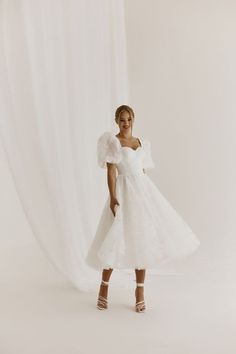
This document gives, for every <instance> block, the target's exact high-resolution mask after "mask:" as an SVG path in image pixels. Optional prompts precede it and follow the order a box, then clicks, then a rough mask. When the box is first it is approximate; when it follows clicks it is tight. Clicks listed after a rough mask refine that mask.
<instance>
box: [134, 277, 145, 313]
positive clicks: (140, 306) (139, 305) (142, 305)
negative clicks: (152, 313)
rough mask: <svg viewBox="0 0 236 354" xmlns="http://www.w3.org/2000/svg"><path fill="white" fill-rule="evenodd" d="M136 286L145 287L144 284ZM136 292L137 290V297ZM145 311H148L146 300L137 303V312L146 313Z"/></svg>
mask: <svg viewBox="0 0 236 354" xmlns="http://www.w3.org/2000/svg"><path fill="white" fill-rule="evenodd" d="M136 285H137V287H138V286H140V287H143V286H144V283H136ZM136 291H137V288H136V289H135V296H136ZM145 309H146V306H145V302H144V300H142V301H139V302H136V304H135V310H136V312H144V311H145Z"/></svg>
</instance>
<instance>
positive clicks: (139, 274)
mask: <svg viewBox="0 0 236 354" xmlns="http://www.w3.org/2000/svg"><path fill="white" fill-rule="evenodd" d="M145 274H146V270H145V269H135V275H136V283H144V280H145ZM135 294H136V302H139V301H143V300H144V287H141V286H137V287H136V293H135Z"/></svg>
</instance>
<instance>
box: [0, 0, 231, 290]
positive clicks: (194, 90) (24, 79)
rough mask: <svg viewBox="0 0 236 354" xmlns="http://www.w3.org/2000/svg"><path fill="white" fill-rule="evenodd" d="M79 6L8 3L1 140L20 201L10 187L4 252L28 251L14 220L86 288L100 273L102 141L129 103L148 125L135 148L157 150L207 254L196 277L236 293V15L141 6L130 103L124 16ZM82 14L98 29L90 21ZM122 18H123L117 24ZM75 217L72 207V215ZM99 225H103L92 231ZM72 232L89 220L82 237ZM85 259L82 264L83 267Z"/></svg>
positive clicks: (131, 54) (135, 21)
mask: <svg viewBox="0 0 236 354" xmlns="http://www.w3.org/2000/svg"><path fill="white" fill-rule="evenodd" d="M67 4H68V5H67V6H65V4H64V2H57V5H58V6H56V9H55V8H54V5H55V2H54V1H51V2H44V1H42V2H35V3H34V5H33V4H32V3H31V2H29V1H20V2H19V1H18V2H15V1H11V2H8V1H5V2H4V1H2V2H1V57H0V58H1V59H0V60H1V65H0V69H1V78H2V80H1V90H2V91H1V133H2V138H3V141H4V145H5V150H6V153H7V155H8V161H9V163H10V165H9V167H10V168H11V170H10V171H11V172H12V176H11V175H9V174H8V172H6V173H5V174H4V173H2V176H3V177H4V176H5V182H6V186H7V187H8V188H7V189H6V188H5V187H4V185H2V188H4V190H2V196H3V198H2V201H3V203H2V215H3V219H4V221H3V222H2V223H1V227H2V235H3V236H2V243H5V245H10V244H11V245H12V244H13V243H15V242H16V237H15V235H16V234H17V232H16V231H17V230H16V229H15V228H14V225H13V224H12V223H11V216H9V215H11V212H12V213H13V215H14V216H15V222H16V225H21V226H22V229H21V236H22V238H20V235H18V234H17V243H18V244H20V243H21V242H23V241H24V240H25V239H26V238H27V236H26V235H27V234H28V238H27V239H29V238H30V236H31V235H30V230H29V229H27V227H26V222H28V221H30V220H33V219H34V218H36V220H34V223H33V224H31V227H32V229H33V231H34V234H35V236H36V237H37V239H38V241H41V246H42V247H43V249H44V250H46V251H48V250H50V252H49V253H50V259H52V260H53V261H54V263H55V265H56V266H57V267H58V266H59V267H60V270H61V271H63V272H64V273H65V274H66V275H67V276H68V275H69V274H70V275H71V277H70V279H72V281H73V282H75V284H77V286H78V287H79V288H81V287H83V285H82V283H80V282H82V277H83V275H84V274H85V273H84V272H86V271H87V270H85V269H83V267H82V268H81V267H78V263H77V262H78V260H79V264H80V261H81V257H83V254H84V253H83V252H84V251H85V248H86V247H87V245H88V242H89V238H90V237H92V236H93V231H94V228H95V225H96V222H97V219H98V217H99V210H100V209H101V206H102V204H103V201H104V197H105V193H106V191H107V187H106V181H105V175H104V173H103V171H100V170H99V169H98V168H97V165H96V156H95V144H96V138H97V136H98V134H99V133H100V132H102V131H104V130H106V129H107V127H108V126H111V125H112V119H113V114H114V109H115V107H116V106H117V105H118V104H120V103H123V102H124V101H128V103H129V104H130V105H131V106H133V108H134V110H135V113H136V121H135V131H134V134H135V135H138V134H140V135H144V136H146V137H148V138H149V139H150V140H151V142H152V149H153V157H154V159H155V161H156V162H157V164H156V165H157V168H156V169H155V170H153V171H151V172H150V174H151V176H152V178H153V179H154V180H155V182H156V183H157V184H158V187H159V188H160V190H161V191H162V192H163V193H164V194H165V195H166V196H167V198H168V199H169V200H170V201H171V203H172V204H173V205H174V206H175V207H176V209H177V210H178V211H179V212H180V213H181V214H182V215H183V216H184V218H185V219H186V220H187V222H189V224H190V225H191V226H192V228H193V230H194V231H195V232H196V234H197V235H198V237H199V238H200V239H201V241H202V245H201V251H200V252H199V253H198V255H197V256H195V255H194V256H193V257H191V259H188V260H187V261H186V262H187V265H189V262H190V263H191V260H193V261H194V260H196V267H197V268H198V267H202V269H203V270H204V269H206V266H207V267H208V269H211V270H212V271H214V272H215V274H217V273H218V272H221V274H223V276H224V277H227V279H229V280H230V283H228V285H230V286H231V285H232V286H233V276H234V271H233V269H234V267H235V259H236V257H235V249H236V247H235V237H234V235H235V202H236V190H235V187H234V184H235V177H236V168H235V163H234V162H235V153H234V152H235V145H236V143H235V139H234V131H235V119H234V117H235V112H236V107H235V100H234V99H233V98H234V96H233V95H234V94H233V93H234V92H235V82H236V81H235V79H236V72H235V66H234V62H235V59H236V48H235V41H234V34H235V31H236V28H235V21H234V11H235V4H234V3H233V2H228V3H227V4H226V3H225V2H223V1H217V2H214V4H213V3H212V2H210V1H209V2H203V1H200V2H198V4H196V3H195V1H190V2H189V1H188V2H186V1H181V2H178V4H176V3H175V2H173V1H167V2H162V1H152V0H149V6H148V7H145V6H144V3H143V2H138V4H139V6H136V5H137V2H135V1H132V0H129V1H126V2H125V9H126V12H125V15H126V35H127V44H128V45H127V49H128V59H129V63H128V64H129V68H128V69H129V71H128V72H129V82H130V93H131V94H130V99H129V100H128V99H127V98H128V93H127V91H128V90H127V80H126V79H127V75H126V53H125V47H124V46H123V44H125V42H126V41H125V26H124V23H123V7H122V3H121V2H120V1H119V2H116V1H114V2H109V1H107V2H105V1H104V3H103V5H104V6H103V10H102V9H101V7H99V9H97V10H98V12H97V10H96V11H95V8H94V3H93V2H92V1H91V2H90V1H86V2H85V1H84V2H83V1H74V2H73V1H69V2H67ZM110 5H112V6H110ZM63 6H64V7H63ZM55 11H56V12H55ZM83 11H85V13H86V14H87V17H86V21H85V19H84V18H83V19H80V21H77V16H79V15H80V14H81V15H82V12H83ZM99 11H100V12H99ZM103 11H104V12H103ZM109 11H111V12H109ZM112 11H115V16H106V14H108V13H110V15H111V14H112V13H114V12H112ZM52 14H54V15H55V14H56V15H55V16H52ZM88 14H89V15H90V16H88ZM97 14H99V15H97ZM118 17H119V18H118ZM52 19H53V21H52ZM105 19H106V20H105ZM144 24H145V25H144ZM96 26H97V27H96ZM97 28H99V31H96V29H97ZM112 28H113V30H112ZM114 28H115V29H116V31H115V30H114ZM86 29H88V30H87V31H86ZM104 35H105V37H104ZM63 38H64V39H63ZM86 38H89V40H87V41H85V39H86ZM62 39H63V40H62ZM85 42H86V48H87V49H86V51H82V50H81V45H82V44H85ZM75 43H78V46H76V45H75ZM107 44H109V45H107ZM101 48H103V50H101ZM115 53H116V54H115ZM117 53H119V56H120V59H119V61H118V60H117V59H115V57H116V56H117ZM16 54H17V56H16ZM58 58H60V60H58ZM98 59H99V60H100V61H99V63H100V64H99V70H97V65H98ZM104 60H105V62H104ZM107 67H109V68H110V69H109V70H107ZM100 69H101V70H100ZM86 70H87V71H86ZM119 74H120V75H119ZM101 85H103V86H101ZM101 87H103V88H104V91H103V90H100V88H101ZM86 97H87V98H86ZM58 103H59V104H58ZM78 112H79V113H78ZM68 117H70V119H67V118H68ZM64 118H65V119H64ZM68 122H70V123H69V126H66V125H67V123H68ZM72 122H73V123H72ZM61 124H64V125H63V134H62V130H61V127H62V125H61ZM7 127H11V128H12V129H11V130H7V129H6V128H7ZM25 127H27V129H25ZM113 127H114V126H113ZM64 128H66V129H64ZM65 132H67V133H66V134H64V133H65ZM9 133H11V134H14V135H13V136H11V135H9ZM38 133H39V134H40V135H39V136H38ZM44 134H45V135H44ZM44 136H45V138H44ZM71 137H72V139H71ZM88 137H90V139H89V141H88ZM29 139H30V140H29ZM37 139H38V140H37ZM63 139H64V140H63ZM37 142H40V144H38V143H37ZM72 142H73V143H72ZM16 143H17V144H16ZM28 146H31V148H30V149H28ZM39 146H41V148H40V150H38V148H39ZM84 146H86V147H87V149H86V150H85V149H84ZM64 147H67V148H66V149H65V148H64ZM88 147H89V149H88ZM70 151H73V158H74V161H73V160H72V156H71V154H70ZM47 152H48V153H49V154H48V155H47ZM67 154H68V155H67ZM87 154H88V155H87ZM56 156H57V158H56V159H55V157H56ZM67 156H69V158H67ZM86 156H88V158H84V157H86ZM4 158H5V156H4ZM2 161H5V160H2ZM40 161H41V162H40ZM34 162H35V164H34ZM5 163H6V162H5ZM59 166H60V167H59ZM7 167H8V166H7V165H6V164H4V163H2V168H4V169H6V168H7ZM22 167H23V168H22ZM4 171H5V170H4ZM72 171H73V172H72ZM87 172H88V173H87ZM43 174H44V178H45V179H44V180H43V178H42V176H43ZM48 174H49V175H48ZM95 176H96V182H95V179H94V177H95ZM11 177H14V179H13V181H14V183H15V186H16V188H17V193H18V196H19V197H20V202H21V206H23V207H24V212H25V215H26V217H27V219H26V220H25V223H23V222H22V223H21V222H20V220H21V219H22V220H23V215H22V214H20V212H19V210H20V209H18V207H20V206H19V205H18V207H17V204H16V202H17V200H16V199H14V195H13V194H14V192H13V189H12V191H11V192H10V188H9V187H10V186H11V184H10V182H12V180H11V179H10V178H11ZM3 181H4V179H3ZM94 182H95V183H94ZM88 185H89V188H87V186H88ZM46 188H48V190H50V193H52V195H51V196H50V198H51V199H49V194H48V192H46ZM65 188H66V189H65ZM67 188H69V189H68V190H67ZM75 189H76V190H77V192H76V193H74V190H75ZM85 190H86V198H84V199H83V204H82V207H81V205H80V202H81V200H82V199H81V196H82V195H84V194H83V193H84V191H85ZM43 191H44V192H43ZM43 193H44V194H43ZM23 194H24V195H25V196H26V197H24V199H22V195H23ZM75 195H77V197H76V198H75V199H73V198H74V196H75ZM94 195H96V196H98V197H97V198H94ZM9 196H12V199H11V198H9ZM31 196H32V198H31ZM67 198H68V199H67ZM46 200H47V202H45V201H46ZM91 200H92V203H91V202H90V201H91ZM11 201H12V202H14V205H12V203H11ZM44 202H45V203H46V204H44ZM32 203H33V204H32ZM50 203H52V204H50ZM68 203H69V205H70V203H73V206H72V204H71V205H70V207H69V208H68ZM4 204H5V206H7V205H8V206H9V209H7V208H4V207H3V205H4ZM32 205H33V208H32ZM13 207H14V208H13ZM78 207H79V209H78ZM38 208H39V209H38ZM65 209H66V210H67V211H68V210H70V211H69V215H68V216H67V217H66V218H68V219H67V221H66V219H65V220H64V219H61V215H64V216H65V215H66V214H65ZM76 210H77V211H76ZM78 210H79V212H78ZM53 212H55V215H54V216H53V215H52V213H53ZM80 212H81V213H80ZM78 213H79V215H78ZM33 214H34V217H33ZM88 215H89V220H90V221H91V222H89V223H86V222H85V220H88V219H86V218H87V216H88ZM36 216H37V217H36ZM82 216H83V217H82ZM42 218H43V220H44V222H43V223H42V222H41V220H42ZM70 218H72V220H74V221H75V220H76V222H75V224H76V226H74V227H75V229H74V231H73V232H72V233H71V232H68V230H69V227H71V225H72V224H71V219H70ZM7 220H8V221H7ZM62 220H63V221H62ZM18 221H19V224H18ZM74 221H73V222H74ZM58 222H62V223H65V222H66V224H65V225H64V226H63V225H61V224H58ZM75 224H74V225H75ZM23 225H24V226H23ZM4 227H5V228H4ZM63 228H64V229H63ZM80 228H83V229H80ZM62 230H64V231H62ZM65 230H67V232H66V233H67V235H66V233H65ZM37 231H39V232H37ZM83 232H84V233H86V235H87V236H88V238H85V241H84V242H85V244H83V242H82V243H80V244H79V245H78V244H77V245H76V242H77V241H78V239H77V235H78V234H79V235H82V234H83ZM13 234H14V236H12V242H11V235H13ZM48 234H49V235H54V236H51V237H48ZM39 235H40V237H38V236H39ZM73 235H74V236H73ZM4 236H5V238H4ZM9 236H10V237H9ZM70 242H72V244H74V245H75V248H74V247H72V249H70V250H69V249H66V248H65V247H64V245H67V246H68V245H69V244H71V243H70ZM74 242H75V243H74ZM83 245H84V246H83ZM74 250H77V251H78V250H79V252H77V253H76V254H74V256H73V252H74ZM209 255H211V262H208V261H209ZM200 256H201V257H202V258H201V257H200ZM198 257H200V259H198ZM73 260H74V261H73ZM68 262H69V263H68ZM193 263H194V262H193ZM183 265H184V263H183ZM81 271H82V274H81V273H80V272H81ZM96 277H97V274H96V275H95V278H96ZM86 279H87V276H86Z"/></svg>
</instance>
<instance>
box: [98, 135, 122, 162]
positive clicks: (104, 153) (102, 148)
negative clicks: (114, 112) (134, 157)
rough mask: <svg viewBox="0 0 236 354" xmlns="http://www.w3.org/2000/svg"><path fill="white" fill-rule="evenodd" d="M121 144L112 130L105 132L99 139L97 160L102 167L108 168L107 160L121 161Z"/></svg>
mask: <svg viewBox="0 0 236 354" xmlns="http://www.w3.org/2000/svg"><path fill="white" fill-rule="evenodd" d="M121 156H122V155H121V145H120V142H119V140H118V139H117V138H116V137H115V135H114V134H113V133H112V132H105V133H103V134H102V135H101V136H100V137H99V138H98V141H97V162H98V165H99V166H100V167H101V168H106V167H107V165H106V163H107V162H110V163H119V162H120V161H121Z"/></svg>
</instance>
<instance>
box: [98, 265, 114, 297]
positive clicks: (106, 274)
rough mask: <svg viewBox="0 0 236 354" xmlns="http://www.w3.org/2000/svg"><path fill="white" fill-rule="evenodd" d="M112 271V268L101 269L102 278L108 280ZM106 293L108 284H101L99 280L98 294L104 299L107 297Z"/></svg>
mask: <svg viewBox="0 0 236 354" xmlns="http://www.w3.org/2000/svg"><path fill="white" fill-rule="evenodd" d="M112 271H113V269H112V268H109V269H103V271H102V280H104V281H109V279H110V276H111V273H112ZM107 293H108V285H104V284H102V282H101V285H100V290H99V295H101V296H103V297H104V298H105V299H107Z"/></svg>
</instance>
